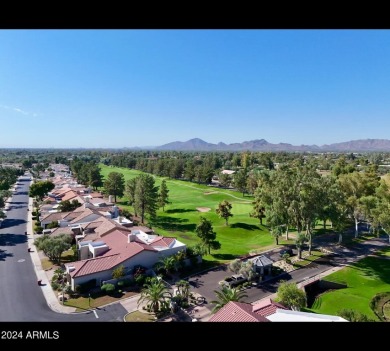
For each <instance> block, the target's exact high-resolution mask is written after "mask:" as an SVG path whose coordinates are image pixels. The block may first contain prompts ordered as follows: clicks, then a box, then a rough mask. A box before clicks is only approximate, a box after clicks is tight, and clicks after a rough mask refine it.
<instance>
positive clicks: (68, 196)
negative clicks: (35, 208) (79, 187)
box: [61, 190, 79, 201]
mask: <svg viewBox="0 0 390 351" xmlns="http://www.w3.org/2000/svg"><path fill="white" fill-rule="evenodd" d="M77 196H79V195H78V194H77V193H76V192H75V191H73V190H71V191H67V192H66V193H65V195H64V196H63V197H62V198H61V201H67V200H73V199H74V198H75V197H77Z"/></svg>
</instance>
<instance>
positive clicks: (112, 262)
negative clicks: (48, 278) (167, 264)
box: [65, 229, 186, 290]
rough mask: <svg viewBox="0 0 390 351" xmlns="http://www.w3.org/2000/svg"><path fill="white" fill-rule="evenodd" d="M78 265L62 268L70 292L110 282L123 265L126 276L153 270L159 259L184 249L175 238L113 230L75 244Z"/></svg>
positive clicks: (133, 231) (135, 230)
mask: <svg viewBox="0 0 390 351" xmlns="http://www.w3.org/2000/svg"><path fill="white" fill-rule="evenodd" d="M78 249H79V257H80V259H81V260H80V261H76V262H71V263H68V264H66V265H65V267H66V272H67V274H68V281H70V283H71V287H72V290H75V287H76V286H77V285H79V284H82V283H86V282H88V281H90V280H92V279H96V285H97V286H99V285H100V284H101V283H102V281H104V280H109V279H111V278H112V272H113V270H114V269H115V268H117V267H118V266H121V265H123V266H124V267H125V269H126V270H127V271H128V272H131V271H132V269H133V268H134V267H136V266H138V265H141V266H143V267H146V268H152V267H153V266H154V265H155V264H156V263H157V262H158V261H159V260H160V259H161V258H162V257H166V256H171V255H173V254H175V253H177V252H179V251H183V250H185V249H186V245H185V244H183V243H182V242H180V241H178V240H177V239H176V238H169V237H162V236H158V235H154V234H147V233H145V232H143V231H142V230H139V229H133V230H131V232H130V233H129V232H128V231H123V230H119V229H118V230H114V231H112V232H110V233H108V234H106V235H104V236H103V237H101V238H97V239H96V240H83V241H81V242H79V243H78Z"/></svg>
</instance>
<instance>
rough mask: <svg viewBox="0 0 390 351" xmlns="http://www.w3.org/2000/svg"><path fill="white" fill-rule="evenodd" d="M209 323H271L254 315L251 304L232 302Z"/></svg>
mask: <svg viewBox="0 0 390 351" xmlns="http://www.w3.org/2000/svg"><path fill="white" fill-rule="evenodd" d="M209 322H269V320H268V319H267V318H265V317H263V316H261V315H258V314H255V313H253V312H252V305H251V304H248V303H242V302H234V301H230V302H228V303H227V304H226V305H225V306H224V307H222V308H221V309H220V310H219V311H218V312H216V313H215V314H214V315H213V316H212V317H211V318H210V319H209Z"/></svg>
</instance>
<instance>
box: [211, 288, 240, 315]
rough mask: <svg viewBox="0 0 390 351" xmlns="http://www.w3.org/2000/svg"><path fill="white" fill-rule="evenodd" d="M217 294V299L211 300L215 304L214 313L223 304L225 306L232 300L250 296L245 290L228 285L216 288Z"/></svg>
mask: <svg viewBox="0 0 390 351" xmlns="http://www.w3.org/2000/svg"><path fill="white" fill-rule="evenodd" d="M214 292H215V295H216V296H217V300H214V301H211V303H213V304H215V307H214V308H213V311H212V312H213V313H214V312H217V311H218V310H220V309H221V308H222V307H223V306H225V305H226V304H227V303H228V302H230V301H236V302H238V301H241V300H242V299H243V298H244V297H248V295H247V294H245V293H244V292H243V291H240V290H239V289H237V288H231V287H228V286H223V287H222V288H221V290H219V291H218V290H214Z"/></svg>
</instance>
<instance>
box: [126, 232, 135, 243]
mask: <svg viewBox="0 0 390 351" xmlns="http://www.w3.org/2000/svg"><path fill="white" fill-rule="evenodd" d="M135 237H136V235H135V234H131V233H130V234H129V235H128V242H129V243H131V242H133V241H135Z"/></svg>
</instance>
